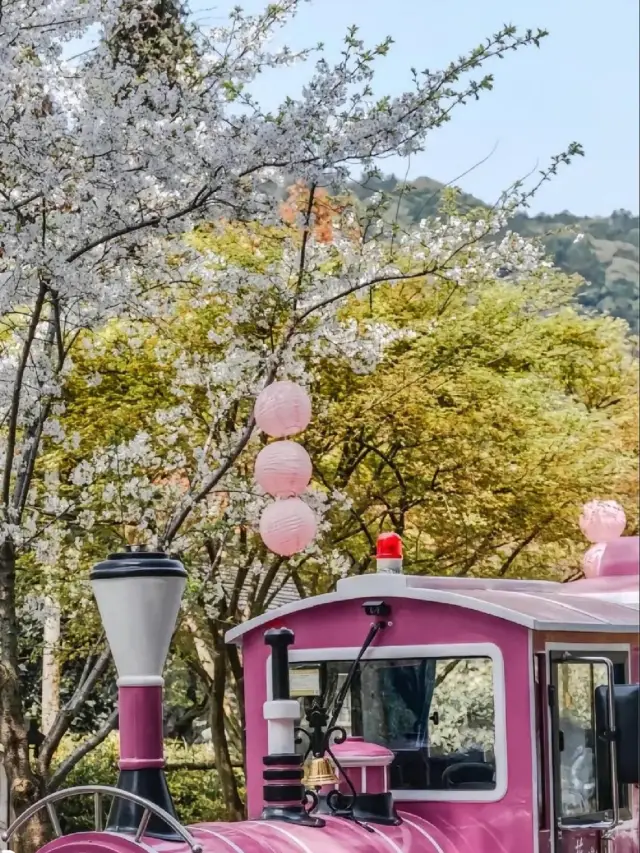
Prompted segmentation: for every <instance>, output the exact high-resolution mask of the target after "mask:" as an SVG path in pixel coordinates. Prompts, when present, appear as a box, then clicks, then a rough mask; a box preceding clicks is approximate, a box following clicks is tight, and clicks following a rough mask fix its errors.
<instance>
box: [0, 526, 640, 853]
mask: <svg viewBox="0 0 640 853" xmlns="http://www.w3.org/2000/svg"><path fill="white" fill-rule="evenodd" d="M638 543H639V540H638V538H637V537H624V538H621V539H619V540H616V541H615V542H612V543H610V544H609V545H607V546H606V550H604V551H603V554H602V556H601V565H600V572H599V577H597V578H593V579H590V580H582V581H577V582H573V583H569V584H559V583H550V582H541V581H540V582H535V581H530V582H529V581H506V580H489V579H472V578H470V579H462V578H434V577H419V576H411V575H405V574H402V572H401V567H400V565H399V564H398V562H397V561H394V560H382V561H381V565H380V569H381V571H379V573H377V574H367V575H362V576H359V577H351V578H346V579H344V580H342V581H339V582H338V584H337V589H336V591H335V592H333V593H331V594H328V595H322V596H318V597H315V598H309V599H303V600H300V601H298V602H296V603H294V604H289V605H286V606H284V607H282V608H280V609H278V610H274V611H270V612H268V613H266V614H265V615H263V616H261V617H258V618H257V619H253V620H251V621H249V622H247V623H245V624H243V625H241V626H239V627H237V628H235V629H233V630H232V631H230V632H229V634H228V636H227V640H228V642H230V643H236V644H238V645H240V646H241V649H242V656H243V665H244V673H245V713H246V748H247V749H246V752H247V754H246V775H247V799H248V801H247V811H248V820H246V821H243V822H240V823H201V824H197V825H195V826H192V827H189V828H185V827H183V826H181V824H180V823H179V820H178V819H177V817H176V816H175V814H174V813H173V806H172V803H171V799H170V795H169V794H168V791H167V790H166V783H165V782H164V776H163V771H162V729H161V725H159V723H160V724H161V719H162V699H161V686H162V679H161V672H162V668H163V665H164V660H165V657H166V651H167V649H168V646H169V642H170V637H171V631H172V628H173V624H174V621H175V618H176V616H177V612H178V608H179V603H180V596H181V593H182V589H183V588H184V570H183V569H182V568H181V566H180V564H179V563H176V562H175V561H170V560H167V559H166V558H164V556H163V555H152V554H144V553H140V554H133V555H131V554H129V555H117V558H116V559H112V560H111V561H110V562H108V563H104V564H100V566H98V567H96V570H94V575H93V576H92V580H93V582H94V591H95V594H96V598H97V600H98V605H99V608H100V612H101V615H102V619H103V622H104V624H105V630H106V632H107V636H108V637H109V641H110V643H111V647H112V651H113V654H114V659H115V662H116V666H117V668H118V673H119V689H120V711H121V718H120V730H121V763H120V768H121V775H120V779H119V781H118V790H120V791H121V792H122V801H123V802H124V803H125V805H124V806H122V808H121V809H120V811H118V809H116V808H115V806H114V807H113V808H112V813H111V815H110V817H109V821H108V825H107V829H106V830H104V831H103V830H102V828H101V823H100V821H99V819H98V818H97V819H96V822H97V824H98V827H97V829H96V831H95V832H90V833H77V834H72V835H66V836H64V835H60V837H57V838H54V839H53V840H52V841H51V842H49V843H48V844H47V845H46V846H45V847H44V848H42V853H58V851H59V853H87V852H88V851H91V853H136V851H145V853H151V851H153V853H188V851H191V853H345V851H350V853H378V851H380V853H638V851H639V849H640V848H639V844H638V809H639V787H638V783H639V781H640V779H639V775H638V763H639V762H638V757H637V753H638V716H637V715H638V694H639V691H640V687H639V686H638V682H639V681H640V671H639V655H640V651H639V646H638V630H639V626H638V599H639V595H640V589H639V574H638ZM118 559H119V560H120V562H118ZM136 561H137V562H136ZM145 561H146V562H145ZM163 561H165V562H166V564H167V566H168V568H167V567H166V566H165V562H163ZM142 564H144V566H143V568H142V569H141V568H140V565H142ZM169 564H171V565H169ZM177 567H180V568H177ZM123 602H125V603H123ZM136 607H137V608H138V611H137V613H134V609H135V608H136ZM125 623H126V624H125ZM136 632H137V633H136ZM331 711H333V714H331V713H330V712H331ZM298 727H299V728H298ZM307 754H309V755H310V756H311V758H312V759H313V761H312V763H311V765H310V766H309V762H307V763H306V765H305V766H306V767H307V770H306V776H305V782H304V785H303V783H302V774H303V759H304V758H305V757H306V755H307ZM323 773H324V774H325V775H322V774H323ZM314 774H315V775H314ZM305 789H306V790H305ZM114 792H115V790H114V789H106V788H105V789H101V788H99V787H98V786H96V787H95V788H94V787H88V788H87V789H75V790H74V789H71V790H70V791H68V792H66V793H65V792H57V793H56V794H54V795H50V796H49V797H48V798H45V800H44V801H42V802H41V804H39V805H38V806H37V807H42V806H46V807H48V808H49V809H50V816H52V823H53V825H54V829H55V827H56V824H57V820H56V819H55V810H54V809H53V804H54V803H55V801H56V800H59V799H62V798H63V797H64V796H65V795H72V794H74V793H78V794H85V793H86V794H93V796H94V797H95V798H96V803H97V804H99V801H100V798H101V797H102V796H105V797H111V796H113V795H114ZM115 793H117V792H115ZM35 808H36V807H34V809H31V810H30V811H29V812H28V813H25V815H22V816H21V817H19V818H18V819H17V821H16V822H15V823H14V825H13V826H12V827H10V828H9V830H8V832H7V833H6V836H7V839H8V840H9V841H10V838H11V835H12V834H13V833H14V832H15V831H17V830H19V828H20V826H21V825H22V824H23V823H24V822H25V821H26V820H27V819H28V817H29V814H30V813H32V812H33V811H34V810H35ZM114 809H115V811H114ZM97 810H98V811H99V808H98V809H97ZM163 836H164V837H163Z"/></svg>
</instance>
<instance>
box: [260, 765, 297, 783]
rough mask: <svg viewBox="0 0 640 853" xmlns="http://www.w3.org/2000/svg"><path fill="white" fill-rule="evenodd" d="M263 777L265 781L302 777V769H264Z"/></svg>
mask: <svg viewBox="0 0 640 853" xmlns="http://www.w3.org/2000/svg"><path fill="white" fill-rule="evenodd" d="M262 778H263V779H264V781H265V782H277V781H280V780H282V781H284V780H286V779H295V780H298V781H299V780H301V779H302V770H301V769H300V768H297V767H295V768H294V769H293V770H263V771H262Z"/></svg>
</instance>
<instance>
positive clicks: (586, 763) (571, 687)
mask: <svg viewBox="0 0 640 853" xmlns="http://www.w3.org/2000/svg"><path fill="white" fill-rule="evenodd" d="M585 656H588V657H596V656H600V657H602V656H606V657H607V658H609V659H610V660H611V661H612V663H613V664H614V679H615V681H616V683H625V682H626V680H627V666H626V656H625V655H622V654H617V653H598V654H596V653H595V652H589V653H588V655H587V653H585ZM607 683H608V675H607V667H606V665H605V664H604V663H594V662H590V661H588V660H580V659H579V657H578V656H576V653H574V652H572V657H571V659H570V660H563V659H562V655H561V654H558V655H556V654H552V656H551V686H550V704H551V711H552V721H553V761H554V789H555V806H556V814H557V817H558V818H559V820H560V821H561V822H562V821H566V822H567V823H576V822H584V823H593V822H597V821H599V820H604V819H606V818H607V817H608V814H607V813H608V811H609V810H610V809H611V807H612V791H611V774H610V765H609V747H608V744H607V742H606V741H605V740H604V739H603V738H602V737H601V736H600V735H599V732H598V729H597V725H596V711H595V691H596V688H597V687H600V686H605V687H606V685H607ZM619 796H620V806H621V807H622V808H623V809H624V808H625V807H626V806H627V805H628V802H627V789H626V787H625V786H621V787H620V792H619Z"/></svg>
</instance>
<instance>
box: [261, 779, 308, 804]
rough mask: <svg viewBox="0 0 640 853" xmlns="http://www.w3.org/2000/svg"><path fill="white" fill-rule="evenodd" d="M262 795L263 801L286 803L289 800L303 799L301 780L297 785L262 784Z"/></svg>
mask: <svg viewBox="0 0 640 853" xmlns="http://www.w3.org/2000/svg"><path fill="white" fill-rule="evenodd" d="M262 796H263V797H264V801H265V803H288V802H289V801H290V800H300V802H302V801H303V800H304V787H303V785H302V782H300V783H298V784H297V785H263V786H262Z"/></svg>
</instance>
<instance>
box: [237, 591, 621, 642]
mask: <svg viewBox="0 0 640 853" xmlns="http://www.w3.org/2000/svg"><path fill="white" fill-rule="evenodd" d="M378 577H379V578H380V580H379V581H376V582H375V587H376V588H375V590H374V589H372V588H371V587H368V588H367V589H363V588H362V587H361V586H360V588H358V586H359V585H357V584H348V585H347V584H345V585H343V586H342V588H341V589H338V590H337V591H336V592H333V593H327V594H325V595H318V596H314V597H310V598H303V599H301V600H300V601H296V602H292V603H291V604H285V605H284V606H283V607H279V608H277V609H275V610H270V611H268V612H266V613H263V614H262V615H261V616H256V617H255V618H254V619H249V620H248V621H247V622H244V623H243V624H242V625H238V626H237V627H235V628H231V630H229V631H228V632H227V633H226V635H225V642H227V643H235V644H240V642H241V640H242V637H243V636H244V635H245V634H247V633H248V632H249V631H253V630H255V629H256V628H259V627H260V626H261V625H265V624H267V623H269V622H273V621H274V620H280V619H283V618H284V617H286V616H290V615H291V614H293V613H299V612H301V611H304V610H310V609H311V608H313V607H320V606H322V605H324V604H335V603H338V602H340V601H349V600H354V599H357V598H369V597H371V596H384V597H385V598H408V599H411V600H414V601H424V602H431V603H434V604H449V605H452V606H454V607H463V608H465V609H466V610H474V611H476V612H479V613H486V614H487V615H488V616H495V617H496V618H498V619H504V620H506V621H507V622H511V623H512V624H516V625H520V626H522V627H523V628H528V629H529V630H532V631H540V630H547V631H558V630H561V631H566V630H571V631H582V632H584V631H591V632H594V633H597V632H601V631H605V630H613V631H619V632H621V633H626V632H627V631H628V632H633V631H637V626H635V625H629V626H622V625H615V626H613V625H611V624H610V623H608V622H602V623H599V622H597V621H596V622H584V623H571V624H570V625H568V626H567V625H566V624H563V623H556V622H541V621H540V620H538V619H535V618H533V617H532V616H528V615H527V614H524V613H519V612H518V611H516V610H511V609H510V608H508V607H503V606H502V605H498V604H492V603H491V602H486V601H478V600H476V599H473V598H468V597H467V596H465V595H461V594H459V593H455V592H451V591H449V590H434V589H429V590H424V589H416V588H415V587H407V586H406V583H404V582H402V580H403V579H402V578H400V577H393V576H387V577H386V578H385V577H381V576H378ZM372 586H373V585H372Z"/></svg>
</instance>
